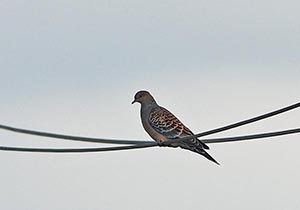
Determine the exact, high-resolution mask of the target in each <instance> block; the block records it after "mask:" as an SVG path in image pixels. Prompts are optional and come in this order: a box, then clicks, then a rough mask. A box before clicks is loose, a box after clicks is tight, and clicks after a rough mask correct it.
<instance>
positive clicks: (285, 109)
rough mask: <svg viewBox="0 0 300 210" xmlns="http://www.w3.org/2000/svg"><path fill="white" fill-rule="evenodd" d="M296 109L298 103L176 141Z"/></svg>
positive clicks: (220, 130)
mask: <svg viewBox="0 0 300 210" xmlns="http://www.w3.org/2000/svg"><path fill="white" fill-rule="evenodd" d="M298 107H300V102H298V103H296V104H293V105H290V106H287V107H284V108H282V109H278V110H275V111H272V112H269V113H266V114H263V115H260V116H257V117H253V118H250V119H247V120H243V121H240V122H237V123H233V124H230V125H227V126H224V127H220V128H216V129H212V130H209V131H205V132H202V133H199V134H195V135H193V136H187V137H183V138H180V139H179V140H178V141H182V140H188V139H191V138H195V137H196V138H199V137H202V136H208V135H211V134H215V133H220V132H223V131H226V130H230V129H233V128H237V127H240V126H243V125H246V124H250V123H254V122H257V121H259V120H263V119H266V118H269V117H273V116H275V115H278V114H281V113H284V112H287V111H290V110H292V109H296V108H298ZM176 141H177V140H176Z"/></svg>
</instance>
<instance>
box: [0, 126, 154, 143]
mask: <svg viewBox="0 0 300 210" xmlns="http://www.w3.org/2000/svg"><path fill="white" fill-rule="evenodd" d="M0 129H3V130H8V131H12V132H16V133H23V134H29V135H34V136H42V137H49V138H56V139H65V140H73V141H84V142H92V143H105V144H144V143H149V142H150V141H136V140H117V139H102V138H90V137H82V136H69V135H63V134H56V133H47V132H41V131H34V130H27V129H22V128H15V127H11V126H7V125H0Z"/></svg>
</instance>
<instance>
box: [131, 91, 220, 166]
mask: <svg viewBox="0 0 300 210" xmlns="http://www.w3.org/2000/svg"><path fill="white" fill-rule="evenodd" d="M136 102H137V103H140V104H141V109H140V117H141V121H142V125H143V127H144V129H145V131H146V132H147V133H148V134H149V135H150V137H151V138H152V139H154V140H155V141H156V142H157V143H158V145H159V146H168V147H180V148H182V149H186V150H190V151H192V152H195V153H198V154H200V155H203V156H204V157H206V158H207V159H208V160H210V161H212V162H214V163H216V164H218V165H220V164H219V163H218V162H217V161H216V160H215V159H214V158H213V157H212V156H210V155H209V154H208V153H207V152H206V151H205V150H208V149H209V147H208V146H207V145H206V144H205V143H203V142H202V141H200V140H199V139H198V138H192V139H188V140H182V141H174V140H176V139H179V138H182V137H186V136H190V135H194V134H193V132H192V131H191V130H190V129H189V128H188V127H186V126H185V125H184V124H183V123H182V122H181V121H180V120H179V119H178V118H177V117H176V116H175V115H174V114H172V113H171V112H170V111H169V110H167V109H166V108H164V107H161V106H159V105H158V104H157V103H156V101H155V99H154V97H153V96H152V95H151V94H150V93H149V92H148V91H146V90H141V91H138V92H137V93H136V94H135V96H134V100H133V101H132V103H131V104H134V103H136ZM172 140H173V142H172Z"/></svg>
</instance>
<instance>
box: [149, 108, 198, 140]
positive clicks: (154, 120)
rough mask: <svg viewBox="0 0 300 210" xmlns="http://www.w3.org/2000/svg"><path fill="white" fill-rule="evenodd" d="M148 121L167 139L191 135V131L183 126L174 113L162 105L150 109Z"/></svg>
mask: <svg viewBox="0 0 300 210" xmlns="http://www.w3.org/2000/svg"><path fill="white" fill-rule="evenodd" d="M149 123H150V125H151V126H152V127H153V128H154V129H155V130H156V131H157V132H159V133H160V134H162V135H164V136H166V137H167V138H169V139H175V138H179V137H183V136H188V135H193V133H192V131H190V130H189V129H188V128H187V127H186V126H184V125H183V124H182V122H180V120H178V119H177V118H176V117H175V115H173V114H172V113H171V112H169V111H168V110H167V109H165V108H163V107H157V108H154V109H153V110H151V112H150V116H149Z"/></svg>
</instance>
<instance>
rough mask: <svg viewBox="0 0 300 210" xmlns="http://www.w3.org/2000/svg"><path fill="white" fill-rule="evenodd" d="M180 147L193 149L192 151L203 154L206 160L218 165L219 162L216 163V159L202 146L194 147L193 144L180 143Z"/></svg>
mask: <svg viewBox="0 0 300 210" xmlns="http://www.w3.org/2000/svg"><path fill="white" fill-rule="evenodd" d="M185 143H186V142H185ZM180 147H181V148H182V149H188V150H190V151H193V152H196V153H198V154H200V155H203V156H204V157H206V158H207V159H208V160H210V161H212V162H214V163H216V164H218V165H220V163H218V161H216V160H215V159H214V158H213V157H212V156H210V154H208V153H207V152H206V151H205V150H204V149H203V148H202V147H195V146H194V145H188V144H181V145H180Z"/></svg>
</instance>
